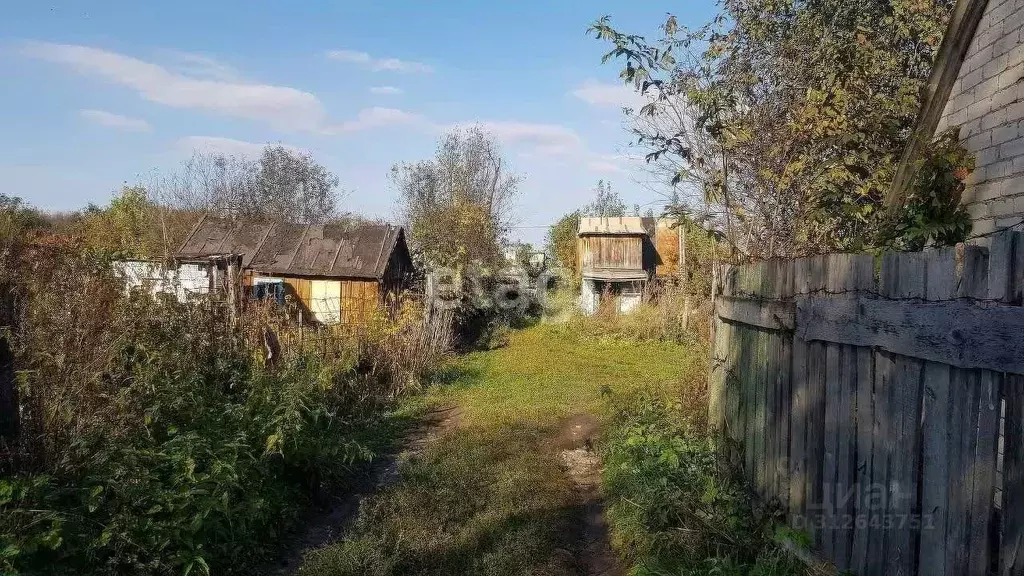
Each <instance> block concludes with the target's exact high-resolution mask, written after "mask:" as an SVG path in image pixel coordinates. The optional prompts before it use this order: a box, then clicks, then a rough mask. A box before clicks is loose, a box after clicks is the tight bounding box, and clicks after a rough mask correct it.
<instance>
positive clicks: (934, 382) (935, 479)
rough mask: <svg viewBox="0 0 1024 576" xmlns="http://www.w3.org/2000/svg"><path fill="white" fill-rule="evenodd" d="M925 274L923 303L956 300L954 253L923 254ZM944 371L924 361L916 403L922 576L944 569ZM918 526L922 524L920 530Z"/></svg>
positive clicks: (947, 445) (946, 441)
mask: <svg viewBox="0 0 1024 576" xmlns="http://www.w3.org/2000/svg"><path fill="white" fill-rule="evenodd" d="M925 271H926V274H927V285H926V286H925V292H926V294H925V295H926V297H927V299H928V300H931V301H936V300H949V299H951V298H953V297H955V296H956V254H955V251H954V250H953V249H951V248H949V249H944V250H940V251H937V252H934V253H932V254H930V255H929V258H928V261H927V262H926V266H925ZM949 386H950V367H949V365H947V364H941V363H938V362H925V364H924V389H923V391H922V399H921V405H922V408H921V412H922V417H921V430H922V433H921V443H922V448H921V455H922V462H921V466H922V478H925V479H926V481H925V482H924V483H923V484H922V486H921V522H922V529H921V538H920V547H919V550H918V566H919V571H920V572H921V573H922V574H936V575H938V576H942V575H945V574H950V573H949V572H948V571H947V569H946V550H945V548H946V533H945V527H946V513H947V510H948V500H949V489H950V476H949V470H950V468H949V450H950V442H951V440H953V439H952V438H951V437H950V436H949V430H950V410H949V402H950V391H949ZM924 524H928V527H925V526H924Z"/></svg>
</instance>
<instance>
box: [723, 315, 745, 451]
mask: <svg viewBox="0 0 1024 576" xmlns="http://www.w3.org/2000/svg"><path fill="white" fill-rule="evenodd" d="M723 326H725V327H726V329H727V330H728V332H729V348H730V350H729V356H728V358H727V359H726V364H725V370H724V372H725V380H726V385H725V388H726V396H725V403H726V420H727V426H726V435H727V436H728V438H729V440H730V441H731V443H732V446H731V447H730V449H734V448H735V447H736V446H738V445H739V444H740V442H742V440H743V430H744V428H743V394H742V391H743V385H742V381H741V379H740V371H741V370H743V363H742V361H743V359H744V356H743V327H742V326H733V325H732V324H729V323H728V322H723Z"/></svg>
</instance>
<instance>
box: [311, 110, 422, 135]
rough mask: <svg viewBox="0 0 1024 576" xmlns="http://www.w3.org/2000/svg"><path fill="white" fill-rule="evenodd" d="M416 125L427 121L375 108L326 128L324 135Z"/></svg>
mask: <svg viewBox="0 0 1024 576" xmlns="http://www.w3.org/2000/svg"><path fill="white" fill-rule="evenodd" d="M415 123H426V121H425V120H424V119H423V118H422V117H420V116H418V115H416V114H411V113H409V112H406V111H404V110H399V109H397V108H382V107H379V106H374V107H373V108H366V109H364V110H360V111H359V114H357V115H356V117H355V118H354V119H352V120H348V121H346V122H342V123H341V124H336V125H334V126H331V127H328V128H326V129H325V130H324V133H326V134H340V133H344V132H359V131H361V130H369V129H372V128H383V127H385V126H394V125H398V124H415Z"/></svg>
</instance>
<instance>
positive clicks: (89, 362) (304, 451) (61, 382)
mask: <svg viewBox="0 0 1024 576" xmlns="http://www.w3.org/2000/svg"><path fill="white" fill-rule="evenodd" d="M51 256H53V258H47V259H42V260H40V261H39V264H38V265H37V266H35V267H34V268H27V269H26V270H25V271H24V274H23V277H22V286H21V290H20V292H19V298H20V303H19V309H20V310H21V311H22V312H21V314H20V316H19V321H18V323H17V326H16V327H15V328H14V331H13V334H12V340H13V342H14V349H15V354H16V367H17V368H18V370H19V371H18V377H19V392H20V394H21V398H20V400H21V404H22V407H23V418H22V429H21V433H20V435H19V437H18V441H17V443H15V444H13V445H9V446H7V449H8V452H9V454H10V457H9V458H8V459H7V461H6V462H5V463H4V467H3V468H2V469H0V472H2V474H3V475H2V476H0V572H2V573H4V574H8V573H9V574H19V573H22V574H36V573H43V572H45V573H48V574H114V573H126V574H127V573H130V574H210V573H212V574H232V573H234V574H240V573H249V572H250V571H251V569H252V567H253V566H254V565H256V564H258V563H260V562H262V561H264V560H265V559H266V557H267V555H268V554H269V553H271V552H272V551H273V547H274V546H275V543H276V542H279V541H280V539H281V536H282V535H284V533H285V532H287V531H288V530H289V529H291V528H292V527H293V526H294V521H295V520H296V518H297V517H298V515H299V513H300V512H301V511H302V510H303V509H304V508H305V507H306V506H307V505H308V504H309V503H310V502H311V501H312V499H314V498H315V497H317V495H318V494H320V493H322V492H323V491H324V490H328V489H331V488H332V487H336V486H338V485H340V484H341V483H342V482H344V481H345V480H346V478H347V477H348V475H349V473H350V472H351V470H352V467H353V466H355V465H358V464H359V463H362V462H365V461H367V460H368V459H369V458H370V457H371V456H372V449H373V448H374V446H372V445H367V444H366V442H365V441H364V439H365V438H366V436H367V434H366V430H368V429H372V428H373V427H374V425H375V423H377V422H378V421H379V419H380V418H381V408H382V407H384V406H386V405H387V402H388V401H389V400H390V399H391V398H393V397H394V396H396V395H397V394H399V393H401V392H402V391H404V390H405V389H407V388H408V386H407V385H406V384H405V383H404V382H401V383H396V380H395V379H397V378H404V379H406V380H409V379H411V378H414V377H418V376H421V375H422V374H424V373H425V371H427V370H429V369H430V368H431V362H433V361H434V360H435V359H436V358H437V354H431V355H420V356H416V354H415V353H414V350H415V345H414V344H412V342H413V341H417V338H418V334H419V333H418V332H417V331H416V329H415V328H414V327H415V326H417V325H422V320H419V321H418V322H417V321H416V320H415V319H414V317H415V315H416V311H415V310H413V309H410V310H408V312H407V314H406V315H404V316H403V315H400V317H399V318H398V319H395V320H392V319H389V318H386V317H382V318H380V319H378V320H377V324H376V325H374V327H373V328H372V329H366V330H362V331H349V332H342V331H336V332H333V333H331V334H330V338H326V339H322V340H316V341H315V342H316V346H304V345H293V343H294V342H295V341H296V338H294V337H293V332H295V331H297V329H295V330H293V329H290V328H288V327H286V326H283V325H282V326H277V327H276V330H277V333H278V335H279V337H280V340H281V342H282V347H281V353H280V357H279V358H278V359H277V361H276V362H275V363H274V364H273V365H267V363H266V362H265V361H264V356H265V351H264V349H263V347H262V340H261V339H260V338H258V336H257V335H258V334H261V333H262V330H261V329H260V325H259V324H256V325H253V324H251V323H252V322H256V321H258V318H254V317H243V318H236V319H233V318H232V317H231V315H230V314H228V313H227V310H226V309H225V308H224V307H223V306H221V305H220V304H218V303H217V302H213V301H210V300H207V299H203V300H199V301H197V302H194V303H188V304H182V303H179V302H177V301H175V300H173V299H167V298H153V297H151V296H149V295H147V294H128V293H126V292H125V291H124V290H123V288H122V287H121V286H119V285H118V284H117V282H116V281H115V280H114V279H113V277H112V276H111V275H109V274H108V273H107V271H106V270H105V269H104V267H103V265H102V263H101V262H97V261H95V260H93V259H89V258H81V257H79V256H77V255H75V254H74V253H68V252H61V251H58V253H55V254H51ZM247 322H249V323H250V324H249V326H248V328H249V329H246V327H247V326H246V323H247ZM310 340H312V339H310ZM299 341H300V342H301V341H302V340H301V339H300V340H299ZM403 343H406V344H407V345H408V349H409V350H413V352H409V353H404V352H403V353H401V354H399V358H398V359H395V358H393V357H392V356H391V355H390V354H388V351H389V350H391V349H392V348H391V347H395V348H394V349H396V350H397V349H401V347H402V346H403V345H404V344H403ZM325 351H327V353H322V352H325ZM368 364H369V365H373V366H377V367H378V368H377V371H376V372H374V371H373V370H374V369H373V368H370V369H368V368H367V365H368ZM368 374H369V376H368Z"/></svg>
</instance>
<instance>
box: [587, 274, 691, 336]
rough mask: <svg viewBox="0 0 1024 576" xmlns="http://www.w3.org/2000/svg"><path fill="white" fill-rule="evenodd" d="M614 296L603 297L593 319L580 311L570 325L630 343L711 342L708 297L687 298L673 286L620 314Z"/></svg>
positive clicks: (685, 294) (644, 299)
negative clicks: (639, 341)
mask: <svg viewBox="0 0 1024 576" xmlns="http://www.w3.org/2000/svg"><path fill="white" fill-rule="evenodd" d="M615 306H616V305H615V301H614V299H613V298H611V297H610V296H608V297H603V298H602V302H601V305H600V306H598V309H597V311H596V312H595V313H594V314H592V315H589V316H588V315H584V314H582V313H581V312H580V311H579V310H576V311H575V313H574V314H571V315H570V316H569V317H568V320H567V322H568V325H569V326H570V327H571V328H572V329H574V330H576V331H578V332H580V333H582V334H588V335H592V336H598V337H608V338H624V339H627V340H665V341H670V342H686V343H692V344H694V345H700V346H703V345H704V344H703V342H705V341H706V340H707V334H708V323H709V321H710V313H711V311H710V305H709V304H708V302H707V297H706V296H702V295H692V294H687V293H686V292H683V291H681V290H679V289H678V288H676V287H673V286H662V287H659V288H657V289H655V290H651V291H648V292H647V293H645V294H644V295H643V302H642V303H641V304H640V305H638V306H637V307H636V308H634V309H633V310H631V311H629V312H627V313H622V312H619V311H618V310H616V308H615Z"/></svg>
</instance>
